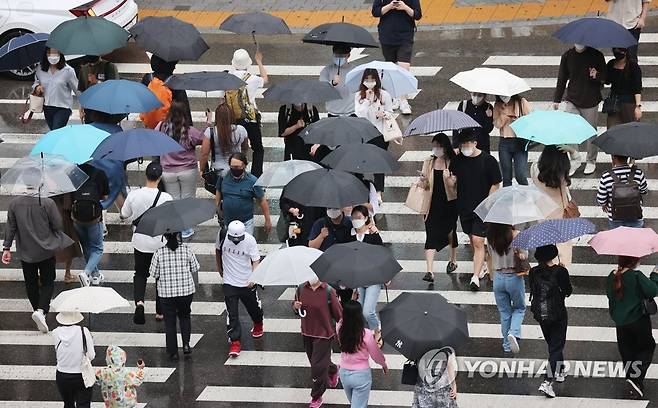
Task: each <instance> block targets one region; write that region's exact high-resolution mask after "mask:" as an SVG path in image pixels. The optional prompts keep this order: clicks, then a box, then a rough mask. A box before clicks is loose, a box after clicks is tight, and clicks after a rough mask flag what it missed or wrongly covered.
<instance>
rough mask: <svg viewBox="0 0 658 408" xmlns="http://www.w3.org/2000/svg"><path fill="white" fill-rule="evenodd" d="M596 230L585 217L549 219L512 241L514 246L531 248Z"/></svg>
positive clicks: (567, 239)
mask: <svg viewBox="0 0 658 408" xmlns="http://www.w3.org/2000/svg"><path fill="white" fill-rule="evenodd" d="M595 230H596V228H595V227H594V224H592V223H591V222H590V221H588V220H586V219H585V218H564V219H559V220H547V221H544V222H542V223H539V224H535V225H533V226H532V227H530V228H528V229H526V230H524V231H521V232H520V233H519V235H517V236H516V238H514V241H512V247H514V248H523V249H530V248H538V247H540V246H544V245H551V244H559V243H561V242H567V241H569V240H571V239H574V238H577V237H580V236H583V235H585V234H591V233H593V232H594V231H595Z"/></svg>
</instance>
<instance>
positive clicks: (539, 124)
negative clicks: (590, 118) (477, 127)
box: [510, 110, 596, 145]
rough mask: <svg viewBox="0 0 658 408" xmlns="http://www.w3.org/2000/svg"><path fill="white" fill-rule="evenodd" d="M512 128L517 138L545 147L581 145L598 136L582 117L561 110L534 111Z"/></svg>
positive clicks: (518, 120) (514, 123)
mask: <svg viewBox="0 0 658 408" xmlns="http://www.w3.org/2000/svg"><path fill="white" fill-rule="evenodd" d="M510 126H511V128H512V129H514V133H516V136H517V137H520V138H523V139H527V140H530V141H533V142H537V143H541V144H543V145H561V144H580V143H582V142H584V141H585V140H587V139H589V138H590V137H592V136H595V135H596V129H594V128H593V127H592V125H590V124H589V123H588V122H587V121H586V120H585V119H583V117H582V116H580V115H575V114H573V113H568V112H563V111H559V110H551V111H534V112H532V113H530V114H528V115H525V116H522V117H520V118H518V119H517V120H515V121H514V122H513V123H512V124H511V125H510Z"/></svg>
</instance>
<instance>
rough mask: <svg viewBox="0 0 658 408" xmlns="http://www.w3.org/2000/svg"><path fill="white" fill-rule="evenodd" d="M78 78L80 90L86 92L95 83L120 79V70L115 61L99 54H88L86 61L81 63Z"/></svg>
mask: <svg viewBox="0 0 658 408" xmlns="http://www.w3.org/2000/svg"><path fill="white" fill-rule="evenodd" d="M78 78H79V81H78V90H79V91H80V92H84V91H86V90H87V89H89V87H91V86H93V85H96V84H100V83H102V82H105V81H109V80H112V79H119V70H118V69H117V66H116V65H114V63H112V62H110V61H107V60H105V59H103V57H101V56H99V55H87V56H86V62H85V63H84V64H82V65H80V75H78Z"/></svg>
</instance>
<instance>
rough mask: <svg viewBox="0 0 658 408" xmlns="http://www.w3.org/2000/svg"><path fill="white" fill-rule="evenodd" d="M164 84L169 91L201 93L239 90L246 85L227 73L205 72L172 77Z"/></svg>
mask: <svg viewBox="0 0 658 408" xmlns="http://www.w3.org/2000/svg"><path fill="white" fill-rule="evenodd" d="M165 84H166V85H167V86H168V87H169V89H175V90H185V91H202V92H211V91H226V90H231V89H240V88H241V87H243V86H244V85H246V83H245V82H244V81H243V80H241V79H240V78H238V77H236V76H235V75H233V74H229V73H228V72H207V71H202V72H190V73H187V74H180V75H172V76H170V77H169V78H167V81H166V82H165Z"/></svg>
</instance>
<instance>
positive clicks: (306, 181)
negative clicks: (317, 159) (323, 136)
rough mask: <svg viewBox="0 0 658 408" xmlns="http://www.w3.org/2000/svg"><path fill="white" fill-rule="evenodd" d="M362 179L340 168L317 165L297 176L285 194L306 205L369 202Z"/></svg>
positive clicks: (336, 206) (339, 205)
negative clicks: (326, 167)
mask: <svg viewBox="0 0 658 408" xmlns="http://www.w3.org/2000/svg"><path fill="white" fill-rule="evenodd" d="M368 195H369V191H368V189H367V188H366V186H364V185H363V183H362V182H361V180H359V179H358V178H356V177H354V176H353V175H351V174H350V173H347V172H344V171H341V170H330V169H317V170H312V171H307V172H305V173H302V174H300V175H299V176H297V177H295V178H294V179H292V180H291V181H290V183H288V185H287V186H286V188H285V190H284V192H283V196H284V197H286V198H288V199H290V200H292V201H294V202H296V203H299V204H301V205H304V206H307V207H327V208H343V207H349V206H351V205H357V204H363V203H366V202H368Z"/></svg>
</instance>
